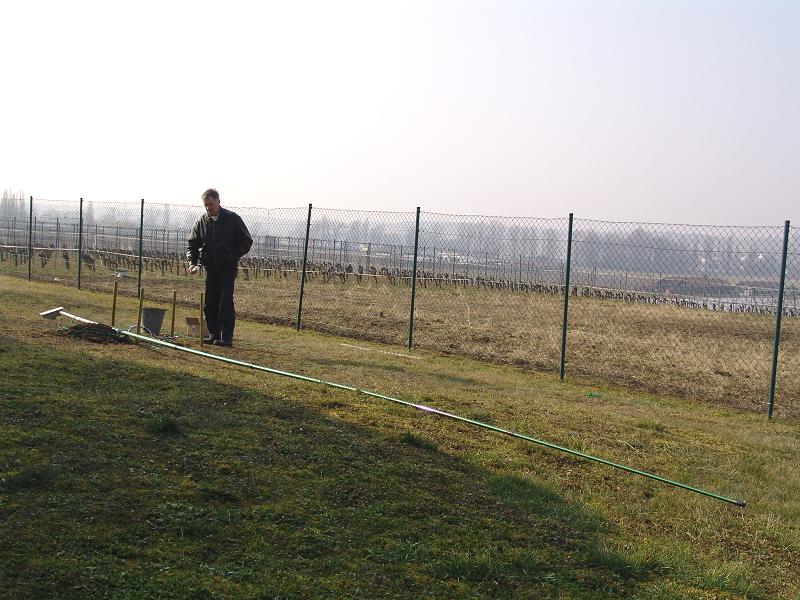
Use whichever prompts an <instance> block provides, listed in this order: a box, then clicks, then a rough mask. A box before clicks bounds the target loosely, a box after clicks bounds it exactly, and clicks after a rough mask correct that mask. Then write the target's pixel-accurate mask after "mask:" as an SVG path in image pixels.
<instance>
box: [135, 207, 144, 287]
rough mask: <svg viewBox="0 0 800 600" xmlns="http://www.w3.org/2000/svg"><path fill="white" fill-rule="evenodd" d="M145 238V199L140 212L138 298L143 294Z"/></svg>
mask: <svg viewBox="0 0 800 600" xmlns="http://www.w3.org/2000/svg"><path fill="white" fill-rule="evenodd" d="M143 237H144V198H142V204H141V209H140V210H139V282H138V283H137V284H136V297H137V298H138V297H139V294H141V293H142V239H143Z"/></svg>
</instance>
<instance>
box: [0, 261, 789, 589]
mask: <svg viewBox="0 0 800 600" xmlns="http://www.w3.org/2000/svg"><path fill="white" fill-rule="evenodd" d="M0 292H1V293H2V297H3V301H2V302H0V381H2V385H1V386H0V597H2V598H87V597H114V598H231V597H235V598H239V597H241V598H299V597H303V598H305V597H312V598H342V597H368V598H381V597H385V598H394V597H408V598H418V597H437V598H438V597H441V598H770V597H777V598H795V597H797V596H798V594H800V575H799V574H798V572H797V569H796V565H797V564H800V500H799V498H800V466H798V465H800V460H799V459H800V424H798V423H797V422H796V421H792V420H780V421H777V422H772V423H767V422H766V421H765V419H764V418H763V417H761V416H758V415H753V414H750V413H745V412H736V411H732V410H728V409H725V408H722V407H719V406H713V405H706V404H703V403H697V402H693V401H691V400H682V399H676V398H670V397H664V396H653V395H643V394H639V393H635V392H630V391H627V390H625V389H622V388H610V387H603V388H599V389H598V388H597V386H582V385H577V384H571V383H566V384H564V383H560V382H559V381H558V380H557V378H556V377H551V376H548V375H541V374H536V373H530V372H526V371H524V370H521V369H518V368H515V367H512V366H500V365H485V364H481V363H476V362H472V361H469V360H465V359H460V358H456V357H452V356H440V355H437V354H434V353H430V352H421V353H420V354H419V355H420V356H422V358H423V360H419V361H409V360H408V359H404V358H402V357H394V356H391V355H385V354H378V353H371V352H367V351H362V350H357V349H353V348H347V347H343V346H340V344H339V342H340V340H339V339H337V338H331V337H327V336H324V335H321V334H315V333H309V332H305V333H302V334H299V335H298V334H296V333H295V332H294V331H291V330H289V329H283V328H279V327H271V326H266V325H259V324H255V323H249V322H246V321H242V322H241V323H240V324H239V325H238V326H237V346H236V348H234V350H233V351H232V352H229V353H230V355H231V356H235V357H237V358H241V359H242V360H246V361H250V362H256V363H260V364H266V365H269V366H272V367H275V368H278V369H284V370H289V371H294V372H300V373H305V374H308V375H313V376H317V377H321V378H323V379H331V380H334V381H339V382H342V383H347V384H351V385H354V386H357V387H360V388H364V389H374V390H377V391H381V392H384V393H387V394H392V395H397V396H399V397H401V398H404V399H407V400H410V401H414V402H420V403H424V404H429V405H433V406H435V407H437V408H440V409H442V410H446V411H449V412H454V413H457V414H462V415H465V416H470V415H471V416H472V417H473V418H477V417H480V420H489V418H491V422H492V423H493V424H494V425H497V426H499V427H506V428H509V429H513V430H516V431H520V432H523V433H527V434H530V435H534V436H536V437H541V438H544V439H547V440H548V441H552V442H555V443H559V444H564V445H567V446H570V447H576V448H584V449H585V450H586V451H592V452H596V453H597V454H600V455H602V456H604V457H606V458H609V459H612V460H616V461H620V462H624V463H626V464H630V465H631V466H634V467H637V468H641V469H645V470H650V471H654V472H657V473H659V474H661V475H664V476H666V477H670V478H675V479H679V480H681V481H685V482H686V483H689V484H692V485H697V486H700V487H706V488H709V489H712V490H713V491H717V492H720V493H723V494H727V495H731V496H734V497H741V498H744V499H746V500H747V501H748V508H747V509H744V510H741V509H737V508H735V507H731V506H727V505H723V504H720V503H718V502H715V501H713V500H710V499H708V498H704V497H700V496H697V495H693V494H690V493H688V492H685V491H681V490H677V489H674V488H668V487H665V486H662V485H658V484H656V483H655V482H652V481H648V480H645V479H642V478H637V477H634V476H632V475H628V474H625V473H622V472H619V471H613V470H610V469H608V468H606V467H603V466H600V465H596V464H592V463H587V462H582V461H580V460H577V459H574V458H572V457H569V456H567V455H564V454H557V453H554V452H551V451H547V450H544V449H542V448H540V447H537V446H534V445H532V444H525V443H522V442H520V441H518V440H514V439H512V438H508V437H505V436H501V435H497V434H492V433H490V432H487V431H485V430H479V429H475V428H472V427H468V426H466V425H462V424H458V423H454V422H453V421H450V420H447V419H443V418H440V417H436V416H433V415H429V414H425V413H422V412H419V411H413V410H411V409H408V408H404V407H400V406H397V405H394V404H389V403H384V402H381V401H379V400H376V399H369V398H366V397H364V396H362V395H355V394H351V393H348V392H344V391H338V390H334V389H330V388H326V387H322V386H315V385H311V384H305V383H302V382H298V381H294V380H290V379H285V378H279V377H274V376H270V375H266V374H263V373H256V372H253V371H246V370H244V369H239V368H236V367H231V366H226V365H221V364H219V363H214V362H211V361H204V360H202V359H196V358H192V357H188V356H185V355H179V354H177V353H175V352H172V351H169V350H165V349H158V348H155V347H152V346H150V345H148V344H137V345H107V344H92V343H90V342H86V341H81V340H73V339H70V338H67V337H65V336H61V335H57V332H58V330H59V328H60V327H63V325H65V323H62V322H59V323H52V322H48V321H44V320H43V319H41V318H39V317H38V315H37V313H38V312H40V311H41V310H44V309H45V308H50V307H51V306H56V305H64V306H67V308H68V310H71V311H72V312H75V313H77V314H80V315H83V316H87V317H90V318H95V319H100V320H107V314H108V312H109V310H108V308H109V305H110V302H109V298H108V296H107V295H104V294H98V293H92V292H79V291H77V290H74V289H69V288H58V287H54V286H52V285H45V284H37V283H31V284H29V283H27V282H22V281H20V280H17V279H10V278H5V277H2V276H0ZM135 308H136V307H135V303H134V302H133V301H132V300H129V299H122V301H121V303H120V306H119V307H118V310H119V315H120V319H121V322H123V323H127V322H128V320H129V319H131V318H132V315H134V314H135ZM183 343H187V344H192V343H193V342H192V341H190V340H183ZM211 351H213V349H212V350H211ZM590 391H592V392H597V393H600V394H601V395H600V396H599V397H596V396H587V394H588V393H589V392H590Z"/></svg>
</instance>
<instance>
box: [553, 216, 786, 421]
mask: <svg viewBox="0 0 800 600" xmlns="http://www.w3.org/2000/svg"><path fill="white" fill-rule="evenodd" d="M782 248H783V228H782V227H709V226H694V225H665V224H645V223H608V222H602V221H587V220H576V221H575V226H574V232H573V270H572V276H571V279H570V288H571V289H570V292H571V302H570V328H569V350H568V353H567V359H568V369H569V370H570V372H572V373H580V374H584V375H587V376H590V377H593V378H601V379H603V380H605V381H612V382H623V383H633V384H635V385H637V386H639V387H645V388H649V389H653V390H654V391H667V392H676V393H679V394H691V395H701V396H710V397H713V398H714V399H719V400H722V399H724V400H725V401H726V402H728V403H732V404H736V405H738V406H742V407H748V408H753V409H759V410H763V409H764V408H765V406H766V402H767V399H768V388H769V377H770V367H771V356H772V342H773V337H774V326H775V310H776V306H777V296H778V284H779V280H780V275H779V274H780V264H781V257H782Z"/></svg>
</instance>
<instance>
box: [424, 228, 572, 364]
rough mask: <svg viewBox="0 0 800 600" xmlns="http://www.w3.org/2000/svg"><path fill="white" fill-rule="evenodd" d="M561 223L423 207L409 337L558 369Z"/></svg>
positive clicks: (434, 345)
mask: <svg viewBox="0 0 800 600" xmlns="http://www.w3.org/2000/svg"><path fill="white" fill-rule="evenodd" d="M567 223H568V222H567V219H533V218H506V217H478V216H461V215H443V214H435V213H422V214H421V216H420V236H419V240H420V241H419V243H420V248H419V253H418V254H419V263H418V271H419V284H418V287H417V295H418V299H417V309H416V316H415V327H414V329H415V335H414V340H415V341H416V342H417V343H418V344H419V345H420V346H421V347H424V348H432V349H436V350H442V351H447V352H456V353H465V354H467V355H469V356H473V357H476V358H481V359H490V360H501V361H504V362H511V363H514V364H518V365H522V366H532V367H535V368H537V369H540V370H557V369H558V366H559V355H560V351H561V322H562V314H561V313H562V300H561V299H560V298H561V296H562V294H563V289H564V288H563V286H564V281H565V277H566V257H567Z"/></svg>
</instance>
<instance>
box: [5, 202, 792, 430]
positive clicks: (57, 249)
mask: <svg viewBox="0 0 800 600" xmlns="http://www.w3.org/2000/svg"><path fill="white" fill-rule="evenodd" d="M29 210H30V202H29V200H28V199H14V198H3V199H2V204H0V272H3V273H7V274H14V275H17V276H20V277H27V275H28V268H29V262H28V257H29V250H28V248H29V244H30V247H32V249H33V251H32V253H30V258H31V260H30V269H31V277H32V278H34V279H39V280H49V281H58V282H64V283H67V284H69V285H77V271H78V256H79V252H78V247H79V244H80V247H81V249H82V251H81V252H80V258H81V261H80V262H81V287H84V288H87V289H96V290H102V291H110V290H111V289H112V287H113V285H114V282H115V281H116V282H117V285H118V287H119V290H120V292H121V293H122V294H126V295H129V296H135V295H136V289H137V283H138V276H139V271H138V268H139V256H138V254H139V239H140V236H139V221H140V210H141V203H139V202H100V201H85V202H84V204H83V229H82V235H81V234H80V233H81V232H79V222H80V218H79V201H78V200H42V199H35V200H34V203H33V219H31V220H30V223H29ZM234 210H235V211H236V212H237V213H238V214H239V215H241V216H242V218H243V219H244V221H245V223H246V224H247V226H248V228H249V230H250V232H251V235H252V236H253V247H252V249H251V251H250V253H249V254H248V255H247V256H246V257H244V258H243V259H242V260H241V261H240V268H239V277H238V280H237V284H236V286H237V291H236V307H237V312H238V313H239V314H240V315H242V316H246V317H250V318H253V319H257V320H260V321H263V322H269V323H275V324H283V325H294V324H295V323H296V318H297V306H298V298H299V291H300V279H301V270H302V258H303V246H304V242H305V236H306V222H307V216H308V209H307V207H298V208H281V209H264V208H234ZM201 214H202V207H201V206H199V205H191V206H183V205H177V204H154V203H145V205H144V228H143V231H142V236H141V240H142V286H143V287H144V289H145V298H146V299H149V300H160V301H165V302H166V301H169V300H171V298H172V293H173V290H174V291H175V292H176V293H177V298H178V301H179V303H180V304H181V305H182V306H184V307H187V308H191V314H192V315H194V314H196V312H195V311H196V308H197V303H198V301H199V296H200V292H202V291H203V278H202V276H199V275H189V274H188V272H187V268H186V266H187V265H186V239H187V237H188V233H189V230H190V228H191V226H192V224H193V223H194V221H195V220H196V219H197V218H198V217H199V216H200V215H201ZM415 216H416V215H415V214H414V213H413V212H408V213H388V212H366V211H349V210H337V209H320V208H315V209H313V211H312V215H311V227H310V232H309V239H308V264H307V271H306V285H305V294H304V300H303V314H302V323H303V327H304V328H310V329H315V330H320V331H326V332H330V333H335V334H340V335H347V336H351V337H359V338H364V339H373V340H380V341H384V342H388V343H394V344H405V343H406V342H407V335H408V323H409V309H410V300H411V281H412V273H413V262H414V234H415ZM29 224H30V229H29ZM29 231H30V233H31V236H30V237H29ZM567 233H568V220H567V219H537V218H508V217H484V216H465V215H446V214H438V213H427V212H422V213H421V215H420V229H419V245H418V252H417V286H416V289H417V296H416V303H415V309H416V310H415V316H414V343H415V345H416V346H418V347H421V348H429V349H434V350H439V351H443V352H451V353H457V354H463V355H468V356H473V357H476V358H480V359H485V360H491V361H498V362H508V363H513V364H517V365H520V366H528V367H532V368H536V369H538V370H544V371H550V372H555V371H557V369H558V366H559V359H560V344H561V326H562V311H563V302H564V283H565V280H566V270H567V269H566V267H567V265H566V256H567ZM79 240H80V241H79ZM782 243H783V227H780V226H777V227H714V226H695V225H670V224H647V223H616V222H604V221H593V220H582V219H576V220H575V221H574V227H573V245H572V262H571V272H570V286H569V294H570V313H569V314H570V317H569V322H568V342H567V353H566V357H567V375H568V376H569V375H580V376H586V377H588V378H591V379H594V380H599V381H603V382H608V383H623V384H626V385H634V386H636V387H638V388H641V389H646V390H652V391H654V392H666V393H676V394H681V395H684V394H685V395H690V396H693V397H700V398H707V399H712V400H717V401H721V402H724V403H726V404H730V405H734V406H738V407H742V408H748V409H753V410H758V411H763V410H764V409H765V404H766V402H767V398H768V392H769V383H770V367H771V356H772V347H773V337H774V330H775V329H774V328H775V317H776V309H777V295H778V287H779V279H780V278H779V275H780V262H781V255H782ZM783 308H784V318H783V324H782V331H781V348H780V361H779V369H778V385H777V397H776V402H775V412H776V414H778V415H781V414H784V415H794V416H796V415H798V414H800V404H799V403H798V402H797V399H798V397H800V229H798V228H797V227H793V228H792V229H791V231H790V238H789V246H788V254H787V269H786V283H785V293H784V307H783Z"/></svg>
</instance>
